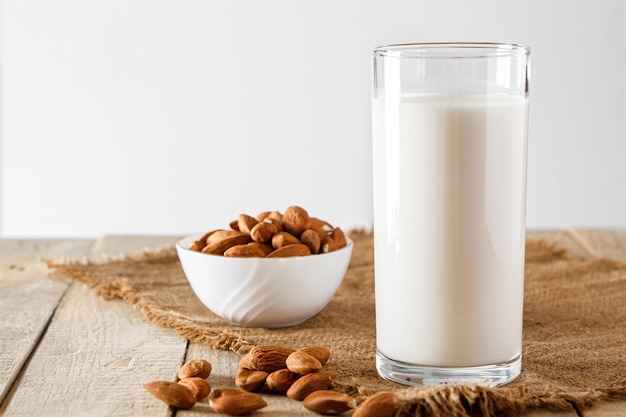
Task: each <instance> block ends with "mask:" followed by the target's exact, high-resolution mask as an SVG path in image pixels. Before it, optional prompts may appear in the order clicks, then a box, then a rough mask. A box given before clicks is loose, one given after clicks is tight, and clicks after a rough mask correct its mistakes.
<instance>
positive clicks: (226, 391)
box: [209, 388, 267, 416]
mask: <svg viewBox="0 0 626 417" xmlns="http://www.w3.org/2000/svg"><path fill="white" fill-rule="evenodd" d="M209 404H211V407H212V408H213V410H215V411H216V412H218V413H223V414H228V415H231V416H242V415H245V414H250V413H252V412H254V411H256V410H259V409H261V408H263V407H265V406H267V403H266V402H265V400H263V398H262V397H261V396H260V395H259V394H255V393H252V392H246V391H239V390H237V389H233V388H219V389H216V390H213V391H211V393H210V394H209Z"/></svg>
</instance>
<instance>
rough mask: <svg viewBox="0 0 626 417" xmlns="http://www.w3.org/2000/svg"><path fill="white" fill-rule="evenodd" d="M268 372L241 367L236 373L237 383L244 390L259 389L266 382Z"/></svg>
mask: <svg viewBox="0 0 626 417" xmlns="http://www.w3.org/2000/svg"><path fill="white" fill-rule="evenodd" d="M267 375H268V373H267V372H265V371H255V370H250V369H243V368H240V369H239V370H238V371H237V373H236V374H235V385H237V387H239V388H241V389H242V390H244V391H250V392H252V391H258V390H260V389H261V387H262V386H263V385H264V384H265V379H266V378H267Z"/></svg>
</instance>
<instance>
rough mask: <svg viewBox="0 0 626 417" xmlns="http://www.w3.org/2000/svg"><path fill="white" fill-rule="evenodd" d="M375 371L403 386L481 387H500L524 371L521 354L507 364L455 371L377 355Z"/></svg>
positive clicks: (377, 353) (455, 369)
mask: <svg viewBox="0 0 626 417" xmlns="http://www.w3.org/2000/svg"><path fill="white" fill-rule="evenodd" d="M376 370H377V371H378V373H379V375H380V376H382V377H383V378H385V379H387V380H389V381H393V382H398V383H400V384H404V385H413V386H426V385H452V384H480V385H488V386H490V387H497V386H500V385H504V384H506V383H507V382H511V381H512V380H514V379H515V378H517V376H518V375H519V374H520V372H521V370H522V355H521V354H520V355H519V356H517V357H516V358H513V359H511V360H510V361H508V362H505V363H497V364H494V365H484V366H469V367H458V368H456V367H435V366H422V365H413V364H410V363H405V362H398V361H394V360H392V359H389V358H387V357H386V356H384V355H383V354H382V353H380V352H376Z"/></svg>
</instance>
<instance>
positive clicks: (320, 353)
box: [298, 346, 330, 365]
mask: <svg viewBox="0 0 626 417" xmlns="http://www.w3.org/2000/svg"><path fill="white" fill-rule="evenodd" d="M298 350H299V351H301V352H306V353H308V354H309V355H311V356H313V357H314V358H316V359H317V360H318V361H320V363H321V364H322V365H324V364H325V363H326V362H328V359H330V351H329V350H328V349H326V348H325V347H323V346H307V347H303V348H302V349H298Z"/></svg>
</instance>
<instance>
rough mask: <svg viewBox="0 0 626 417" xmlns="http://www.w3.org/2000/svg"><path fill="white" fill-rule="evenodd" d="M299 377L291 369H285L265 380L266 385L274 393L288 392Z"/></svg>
mask: <svg viewBox="0 0 626 417" xmlns="http://www.w3.org/2000/svg"><path fill="white" fill-rule="evenodd" d="M299 377H300V376H299V375H296V374H294V373H293V372H291V371H290V370H289V369H287V368H283V369H279V370H278V371H274V372H272V373H271V374H269V375H268V376H267V379H266V380H265V385H267V388H268V389H270V390H271V391H274V392H287V390H288V389H289V387H291V386H292V385H293V383H294V382H296V380H297V379H298V378H299Z"/></svg>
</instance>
